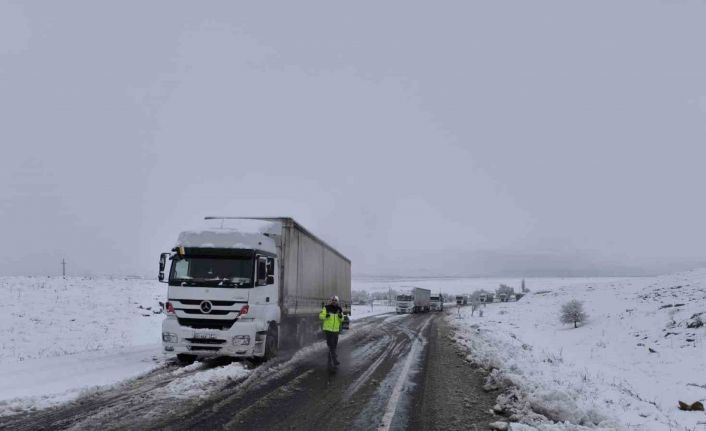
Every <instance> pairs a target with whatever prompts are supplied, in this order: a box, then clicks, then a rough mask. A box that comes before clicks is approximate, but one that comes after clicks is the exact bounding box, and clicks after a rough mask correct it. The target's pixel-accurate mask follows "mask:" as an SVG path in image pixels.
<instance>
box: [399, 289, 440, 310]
mask: <svg viewBox="0 0 706 431" xmlns="http://www.w3.org/2000/svg"><path fill="white" fill-rule="evenodd" d="M430 296H431V291H430V290H429V289H422V288H419V287H414V288H412V289H411V291H410V292H409V293H408V294H402V295H397V298H396V306H395V311H397V313H398V314H400V313H418V312H426V311H429V310H430V309H431V302H430V301H429V298H430Z"/></svg>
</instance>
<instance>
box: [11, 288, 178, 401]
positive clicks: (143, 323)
mask: <svg viewBox="0 0 706 431" xmlns="http://www.w3.org/2000/svg"><path fill="white" fill-rule="evenodd" d="M165 293H166V290H165V289H164V285H162V284H160V283H158V282H155V281H147V280H136V279H124V278H75V277H69V278H66V279H64V278H61V277H0V297H1V298H3V301H2V303H0V339H1V340H2V341H0V415H2V414H8V413H12V412H13V411H19V410H24V409H26V408H41V407H46V406H50V405H53V404H56V403H59V402H64V401H67V400H70V399H73V398H76V397H77V396H78V395H80V394H81V393H82V392H83V391H86V390H90V389H92V388H95V387H97V386H102V385H110V384H113V383H116V382H119V381H121V380H124V379H127V378H131V377H135V376H138V375H140V374H144V373H146V372H148V371H150V370H151V369H154V368H155V367H158V366H159V365H160V363H161V362H162V353H161V342H160V340H161V339H160V337H161V323H162V318H163V315H162V314H159V310H160V308H159V304H158V301H160V300H163V299H162V298H163V297H164V294H165Z"/></svg>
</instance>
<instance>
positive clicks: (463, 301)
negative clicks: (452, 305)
mask: <svg viewBox="0 0 706 431" xmlns="http://www.w3.org/2000/svg"><path fill="white" fill-rule="evenodd" d="M456 305H468V296H466V295H458V296H456Z"/></svg>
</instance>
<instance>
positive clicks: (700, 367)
mask: <svg viewBox="0 0 706 431" xmlns="http://www.w3.org/2000/svg"><path fill="white" fill-rule="evenodd" d="M528 287H530V288H531V290H532V292H531V293H530V294H528V295H527V296H525V297H524V298H522V299H521V300H520V301H518V302H510V303H502V304H498V303H495V304H489V305H487V306H485V307H483V308H482V309H483V316H482V317H480V316H479V313H478V312H477V311H476V313H475V315H474V316H471V308H470V307H465V308H463V309H462V311H461V317H460V318H459V317H457V316H456V310H453V312H452V313H450V314H449V320H450V322H452V324H454V326H456V328H457V337H458V338H457V339H458V342H459V343H461V344H462V345H464V346H466V347H467V348H468V349H470V352H471V355H469V360H472V361H474V362H476V363H479V364H480V365H482V366H484V367H487V368H489V369H492V370H493V371H492V373H491V376H490V378H489V379H488V386H489V387H498V388H500V389H502V394H503V395H501V396H499V398H498V401H499V404H500V407H503V408H504V409H506V410H507V411H508V412H509V413H510V414H512V415H514V417H513V419H515V420H520V421H521V422H524V423H525V424H529V425H534V426H528V425H519V424H518V425H513V427H512V429H513V430H523V431H525V430H534V429H540V430H581V429H611V430H613V429H618V430H622V429H625V430H645V431H658V430H659V431H662V430H664V431H667V430H674V431H676V430H684V431H687V430H689V431H691V430H694V431H698V430H706V414H704V412H700V411H698V412H687V411H681V410H679V409H678V407H677V406H678V401H684V402H687V403H689V404H691V403H693V402H695V401H701V402H704V401H706V344H704V342H706V327H691V328H690V327H689V326H698V322H697V320H698V318H696V317H695V315H698V314H699V313H704V314H702V315H701V318H702V319H703V320H706V270H697V271H691V272H686V273H680V274H675V275H669V276H660V277H654V278H629V279H614V280H608V281H602V282H590V281H579V280H575V281H574V282H568V283H559V284H556V283H547V284H544V283H536V282H533V283H531V284H530V285H528ZM570 299H577V300H580V301H583V302H584V307H585V311H586V312H587V314H588V320H587V321H586V322H585V323H584V324H582V325H580V326H579V327H578V328H576V329H574V327H573V325H563V324H561V323H559V309H560V307H561V305H562V304H563V303H565V302H566V301H568V300H570ZM546 418H549V419H551V420H553V421H554V422H555V423H554V424H550V423H547V422H546ZM540 424H541V425H540Z"/></svg>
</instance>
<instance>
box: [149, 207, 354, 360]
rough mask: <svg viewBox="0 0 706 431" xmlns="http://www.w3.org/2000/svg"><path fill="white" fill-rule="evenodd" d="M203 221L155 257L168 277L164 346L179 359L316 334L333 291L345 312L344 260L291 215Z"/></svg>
mask: <svg viewBox="0 0 706 431" xmlns="http://www.w3.org/2000/svg"><path fill="white" fill-rule="evenodd" d="M206 220H207V222H206V223H207V224H208V223H211V224H212V225H211V226H210V227H208V228H206V229H199V230H190V231H184V232H182V233H181V234H180V235H179V238H178V240H177V243H176V247H174V249H173V250H172V252H171V253H162V255H161V256H160V262H159V270H160V271H159V279H160V281H164V282H166V283H168V284H169V287H168V293H167V302H166V304H165V313H166V318H165V319H164V321H163V323H162V345H163V347H164V350H165V351H167V352H173V353H174V354H175V355H176V356H177V358H178V359H179V360H180V361H181V362H191V361H193V360H194V359H196V358H197V357H204V356H231V357H245V358H264V359H268V358H270V357H272V356H274V355H276V354H277V351H278V350H279V348H280V347H282V346H291V347H296V346H302V345H305V344H306V343H307V342H309V341H311V340H313V339H315V338H316V337H317V336H318V335H319V334H320V333H321V324H320V321H319V319H318V314H319V312H320V311H321V307H322V304H323V303H324V302H326V301H327V300H328V299H329V298H330V297H331V296H332V295H338V297H339V299H340V304H341V306H342V307H343V309H344V313H346V314H350V303H351V302H350V301H351V262H350V260H348V259H347V258H346V257H345V256H344V255H342V254H341V253H339V252H338V251H336V250H335V249H333V248H332V247H330V246H329V245H327V244H326V243H325V242H323V241H322V240H320V239H319V238H317V237H316V236H314V235H313V234H311V233H310V232H309V231H307V230H306V229H304V228H303V227H302V226H301V225H299V224H298V223H297V222H296V221H294V220H293V219H291V218H239V217H206ZM213 224H215V226H213ZM168 259H169V260H171V268H170V269H169V274H168V277H165V274H164V271H165V267H166V263H167V260H168ZM165 278H166V279H165Z"/></svg>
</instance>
